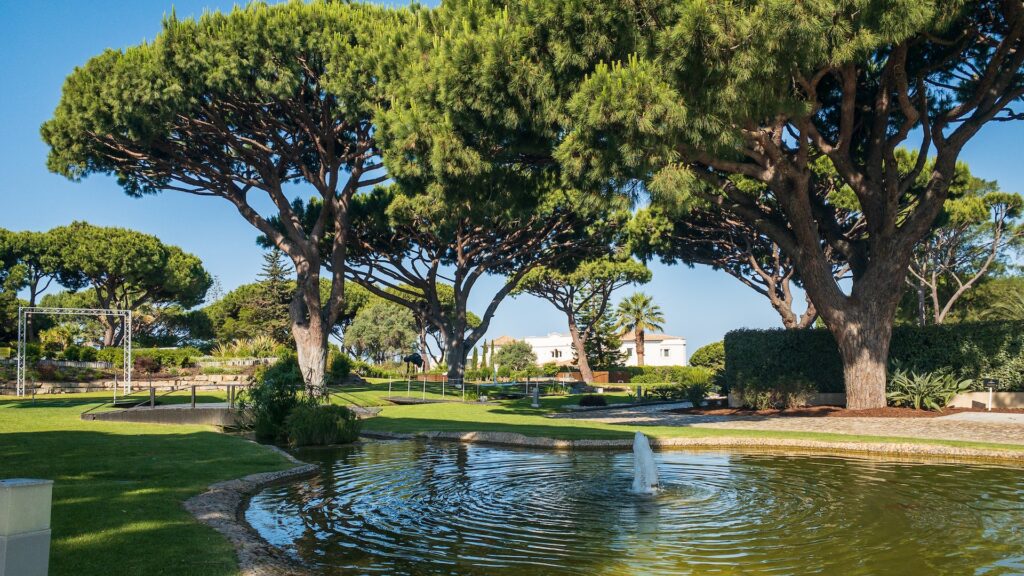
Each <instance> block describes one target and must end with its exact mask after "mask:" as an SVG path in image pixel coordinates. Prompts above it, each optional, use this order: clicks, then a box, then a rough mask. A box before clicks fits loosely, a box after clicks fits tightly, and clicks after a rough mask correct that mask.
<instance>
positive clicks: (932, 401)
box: [886, 369, 972, 412]
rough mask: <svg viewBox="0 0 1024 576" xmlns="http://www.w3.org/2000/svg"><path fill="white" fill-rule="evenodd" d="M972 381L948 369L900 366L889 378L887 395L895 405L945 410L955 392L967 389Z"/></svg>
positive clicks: (917, 408) (918, 408) (916, 408)
mask: <svg viewBox="0 0 1024 576" xmlns="http://www.w3.org/2000/svg"><path fill="white" fill-rule="evenodd" d="M971 385H972V381H971V380H960V379H959V378H957V377H956V376H954V375H952V374H950V373H948V372H932V373H926V374H918V373H916V372H908V371H906V370H903V369H898V370H896V371H895V373H894V374H893V376H892V378H891V379H890V380H889V385H888V387H887V390H886V397H887V398H888V399H889V403H890V404H892V405H894V406H912V407H913V408H914V409H915V410H920V409H922V408H924V409H927V410H935V411H938V412H941V411H942V409H943V408H945V407H946V406H947V405H948V404H949V403H950V401H951V400H953V397H954V396H956V395H957V394H959V393H961V392H967V391H968V390H970V389H971Z"/></svg>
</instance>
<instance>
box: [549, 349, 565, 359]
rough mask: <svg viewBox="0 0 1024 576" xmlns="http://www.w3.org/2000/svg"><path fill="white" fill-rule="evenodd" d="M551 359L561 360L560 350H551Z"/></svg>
mask: <svg viewBox="0 0 1024 576" xmlns="http://www.w3.org/2000/svg"><path fill="white" fill-rule="evenodd" d="M551 357H552V358H561V357H562V351H561V350H557V349H555V350H552V351H551Z"/></svg>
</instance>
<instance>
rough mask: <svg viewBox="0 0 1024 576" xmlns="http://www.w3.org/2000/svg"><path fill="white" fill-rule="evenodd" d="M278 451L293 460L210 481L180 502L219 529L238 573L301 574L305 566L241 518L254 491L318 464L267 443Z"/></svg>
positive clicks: (250, 575)
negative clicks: (278, 467) (282, 465)
mask: <svg viewBox="0 0 1024 576" xmlns="http://www.w3.org/2000/svg"><path fill="white" fill-rule="evenodd" d="M267 447H268V448H271V449H273V450H276V451H277V452H278V453H280V454H282V455H283V456H284V457H285V458H287V459H288V460H289V461H290V462H292V463H293V464H298V466H296V467H294V468H289V469H288V470H279V471H277V472H263V473H259V474H250V475H248V476H245V477H243V478H236V479H234V480H227V481H225V482H218V483H216V484H211V485H210V487H209V489H208V490H207V491H206V492H203V493H202V494H199V495H196V496H193V497H192V498H189V499H188V500H186V501H185V502H184V506H185V509H186V510H188V511H189V512H190V513H191V514H192V515H193V516H195V517H196V519H197V520H199V521H200V522H202V523H203V524H207V525H208V526H211V527H213V528H214V529H215V530H217V531H218V532H220V533H221V534H222V535H223V536H224V537H225V538H227V540H228V541H229V542H231V545H232V546H234V548H235V553H236V554H237V556H238V566H239V569H240V574H241V576H286V575H293V576H305V575H309V574H312V573H311V572H310V571H309V570H308V569H306V568H304V567H302V566H300V565H299V564H297V563H295V562H293V561H291V560H290V559H288V558H287V556H286V555H284V554H283V553H282V552H281V550H280V549H278V548H276V547H275V546H273V545H271V544H270V543H269V542H267V541H266V540H264V539H263V538H262V537H261V536H260V535H259V534H257V533H256V531H255V530H253V528H252V527H251V526H249V523H248V522H246V521H245V518H244V516H243V510H244V507H245V505H246V504H248V502H249V498H250V497H252V496H253V495H254V494H256V493H257V492H259V491H260V490H262V489H263V488H266V487H267V486H270V485H272V484H277V483H281V482H287V481H290V480H298V479H300V478H304V477H309V476H313V475H314V474H316V473H317V472H318V471H319V470H320V467H319V466H316V465H314V464H306V463H305V462H302V461H300V460H298V459H296V458H295V457H294V456H292V455H291V454H289V453H287V452H285V451H284V450H281V449H280V448H277V447H274V446H267Z"/></svg>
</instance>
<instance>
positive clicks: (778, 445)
mask: <svg viewBox="0 0 1024 576" xmlns="http://www.w3.org/2000/svg"><path fill="white" fill-rule="evenodd" d="M363 435H364V436H367V437H370V438H380V439H392V440H409V439H413V438H425V439H428V440H448V441H455V442H469V443H478V444H495V445H501V446H524V447H530V448H554V449H563V450H588V449H589V450H609V449H630V448H632V446H633V440H632V439H628V438H623V439H616V440H560V439H556V438H545V437H538V436H526V435H523V434H519V433H516V432H423V433H419V434H391V433H387V432H364V433H363ZM650 441H651V446H652V447H654V448H744V449H749V450H764V451H769V452H784V451H792V450H799V451H802V452H816V453H824V454H874V455H882V456H890V457H897V458H907V457H928V458H945V459H956V460H981V461H1002V462H1010V463H1014V464H1021V465H1024V450H1020V451H1017V450H998V449H991V448H969V447H961V446H944V445H940V444H917V443H913V442H857V441H850V442H843V441H823V440H803V439H799V438H765V437H733V436H705V437H700V438H651V439H650Z"/></svg>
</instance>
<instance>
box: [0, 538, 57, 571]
mask: <svg viewBox="0 0 1024 576" xmlns="http://www.w3.org/2000/svg"><path fill="white" fill-rule="evenodd" d="M49 569H50V531H49V530H39V531H37V532H27V533H25V534H17V535H13V536H0V576H46V575H47V572H48V571H49Z"/></svg>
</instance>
